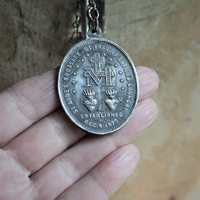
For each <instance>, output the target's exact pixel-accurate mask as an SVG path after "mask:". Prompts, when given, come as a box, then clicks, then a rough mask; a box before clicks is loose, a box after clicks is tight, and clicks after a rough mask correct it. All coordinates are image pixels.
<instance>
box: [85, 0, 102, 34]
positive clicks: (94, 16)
mask: <svg viewBox="0 0 200 200" xmlns="http://www.w3.org/2000/svg"><path fill="white" fill-rule="evenodd" d="M87 16H88V19H89V28H91V27H92V26H95V31H96V32H97V31H98V28H99V11H98V9H97V6H96V3H95V2H94V0H89V4H88V9H87Z"/></svg>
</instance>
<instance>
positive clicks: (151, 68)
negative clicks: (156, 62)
mask: <svg viewBox="0 0 200 200" xmlns="http://www.w3.org/2000/svg"><path fill="white" fill-rule="evenodd" d="M151 70H152V71H153V72H154V73H155V75H156V77H157V79H158V82H159V83H160V78H159V76H158V74H157V73H156V71H155V70H154V69H153V68H151Z"/></svg>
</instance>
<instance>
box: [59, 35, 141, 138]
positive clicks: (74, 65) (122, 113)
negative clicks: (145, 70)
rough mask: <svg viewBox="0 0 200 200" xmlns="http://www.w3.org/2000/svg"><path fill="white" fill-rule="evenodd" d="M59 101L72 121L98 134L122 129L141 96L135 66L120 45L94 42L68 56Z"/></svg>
mask: <svg viewBox="0 0 200 200" xmlns="http://www.w3.org/2000/svg"><path fill="white" fill-rule="evenodd" d="M58 92H59V97H60V100H61V103H62V106H63V109H64V110H65V112H66V114H67V115H68V117H69V118H70V119H71V120H72V121H73V122H74V123H75V124H76V125H77V126H79V127H80V128H82V129H84V130H85V131H87V132H90V133H94V134H100V135H104V134H108V133H112V132H114V131H116V130H118V129H120V128H121V127H122V126H123V125H124V124H125V123H126V122H127V121H128V120H129V118H130V117H131V115H132V114H133V111H134V109H135V107H136V104H137V101H138V95H139V86H138V79H137V75H136V71H135V67H134V64H133V63H132V61H131V59H130V58H129V56H128V55H127V53H126V52H125V51H124V50H123V49H122V48H121V47H119V46H118V45H117V44H115V43H113V42H111V41H108V40H105V39H100V38H91V39H87V40H84V41H82V42H80V43H78V44H77V45H75V46H74V47H73V48H72V49H71V50H70V51H69V52H68V53H67V55H66V56H65V58H64V60H63V62H62V64H61V67H60V71H59V77H58Z"/></svg>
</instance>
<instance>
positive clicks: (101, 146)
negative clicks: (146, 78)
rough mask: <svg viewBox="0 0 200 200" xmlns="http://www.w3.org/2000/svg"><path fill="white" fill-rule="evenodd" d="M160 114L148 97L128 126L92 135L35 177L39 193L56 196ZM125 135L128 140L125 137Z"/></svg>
mask: <svg viewBox="0 0 200 200" xmlns="http://www.w3.org/2000/svg"><path fill="white" fill-rule="evenodd" d="M141 113H142V114H141ZM156 117H157V107H156V104H155V103H154V101H153V100H151V99H145V100H143V101H141V102H140V103H139V104H138V107H137V109H136V110H135V113H134V115H133V117H132V118H131V120H130V121H129V122H128V123H127V125H126V126H125V127H126V128H125V127H123V128H122V129H120V130H119V131H117V132H116V133H113V134H109V135H106V136H103V137H102V136H95V135H88V136H87V137H86V138H85V139H83V140H81V141H79V142H78V143H77V144H76V145H74V146H72V147H71V148H69V149H68V150H67V151H65V152H63V153H62V154H61V155H59V156H58V157H56V158H55V159H53V160H52V161H51V162H49V163H48V164H47V165H46V166H44V167H43V168H42V169H41V170H39V171H38V172H36V173H35V174H34V175H33V176H32V177H31V180H32V181H33V183H34V185H35V186H36V187H37V190H38V193H39V194H40V196H42V198H44V199H51V198H52V199H54V198H56V197H57V196H58V195H59V194H60V193H62V192H63V191H64V190H65V189H67V188H68V187H70V186H71V185H72V184H74V183H75V182H76V181H77V180H79V179H80V178H81V177H82V176H84V175H85V174H86V173H87V172H88V171H89V170H91V169H92V168H93V167H94V166H95V165H96V164H98V163H99V162H100V161H101V160H102V159H103V158H104V157H105V156H107V155H108V154H110V153H111V152H112V151H114V150H115V149H116V148H118V147H120V146H123V145H125V144H127V143H130V142H132V140H133V139H135V138H136V137H137V136H138V135H139V134H141V132H142V131H144V130H145V129H146V128H147V127H148V126H150V125H151V124H152V123H153V121H154V120H155V119H156ZM123 137H124V138H126V139H122V138H123ZM55 176H56V179H55V178H54V177H55ZM51 180H54V181H53V182H52V181H51ZM55 185H56V188H55ZM44 188H45V189H44ZM56 195H57V196H56Z"/></svg>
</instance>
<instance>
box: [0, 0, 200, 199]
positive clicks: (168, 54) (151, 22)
mask: <svg viewBox="0 0 200 200" xmlns="http://www.w3.org/2000/svg"><path fill="white" fill-rule="evenodd" d="M74 9H75V1H72V0H59V1H57V0H48V1H47V0H43V1H40V0H34V1H30V0H0V81H1V82H0V91H3V90H5V89H6V88H8V87H9V86H11V85H13V84H14V83H16V82H18V81H20V80H23V79H25V78H28V77H31V76H34V75H37V74H40V73H42V72H44V71H46V70H49V69H52V68H54V67H57V66H58V65H59V64H60V63H61V61H62V59H63V57H64V55H65V54H66V53H67V51H68V49H69V46H68V40H69V38H70V36H71V34H72V32H73V29H72V22H74V21H75V18H74ZM106 26H107V33H106V35H105V36H104V37H105V38H106V39H110V40H112V41H114V42H116V43H118V44H119V45H120V46H122V47H123V48H124V49H125V50H126V51H127V52H128V53H129V55H130V56H131V58H132V60H133V62H134V63H135V65H136V66H137V65H143V66H148V67H151V68H154V69H155V70H156V71H157V73H158V75H159V77H160V81H161V82H160V88H159V90H158V92H157V93H156V94H155V95H154V96H153V99H154V100H155V101H156V102H157V104H158V107H159V117H158V119H157V121H156V122H155V124H154V125H153V126H152V127H151V128H150V129H149V130H147V131H146V132H145V133H144V134H143V135H142V136H141V137H140V138H138V139H137V140H136V141H135V142H134V143H135V144H136V145H137V146H138V148H139V150H140V152H141V160H140V163H139V165H138V167H137V169H136V171H135V172H134V173H133V174H132V175H131V176H130V178H129V179H128V180H127V181H126V182H125V183H124V184H123V186H122V187H121V188H120V189H119V190H118V192H117V193H116V194H115V195H114V196H113V197H112V198H111V200H199V199H200V173H199V169H200V125H199V124H200V116H199V113H200V105H199V104H200V73H199V69H200V0H139V1H138V0H126V1H119V0H107V1H106Z"/></svg>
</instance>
